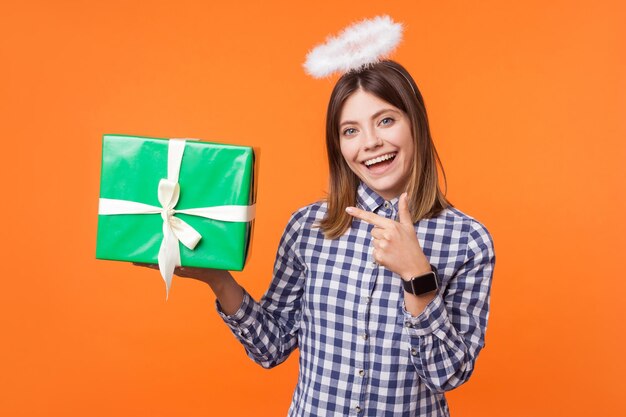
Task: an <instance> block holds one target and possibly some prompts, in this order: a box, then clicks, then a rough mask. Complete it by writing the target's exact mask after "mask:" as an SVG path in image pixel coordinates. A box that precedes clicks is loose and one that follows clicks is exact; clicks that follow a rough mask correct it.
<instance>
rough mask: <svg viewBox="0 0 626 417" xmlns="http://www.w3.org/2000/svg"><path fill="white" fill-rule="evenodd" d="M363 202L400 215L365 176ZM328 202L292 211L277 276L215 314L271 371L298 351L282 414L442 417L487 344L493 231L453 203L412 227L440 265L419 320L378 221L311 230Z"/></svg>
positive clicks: (387, 213)
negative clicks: (389, 262) (378, 259)
mask: <svg viewBox="0 0 626 417" xmlns="http://www.w3.org/2000/svg"><path fill="white" fill-rule="evenodd" d="M357 205H358V207H360V208H362V209H364V210H369V211H372V212H374V213H376V214H378V215H380V216H384V217H387V218H391V219H396V218H397V216H398V199H397V198H396V199H394V200H391V201H385V200H384V199H383V198H382V197H380V196H379V195H377V194H376V193H375V192H374V191H372V190H371V189H369V188H368V187H367V186H366V185H365V184H363V183H361V184H360V186H359V189H358V201H357ZM325 214H326V204H325V203H314V204H311V205H309V206H306V207H304V208H302V209H300V210H298V211H297V212H295V213H294V214H293V215H292V217H291V219H290V220H289V224H288V225H287V227H286V229H285V232H284V234H283V236H282V239H281V241H280V245H279V248H278V253H277V255H276V262H275V266H274V278H273V280H272V282H271V285H270V287H269V289H268V291H267V292H266V293H265V295H264V296H263V298H262V299H261V301H260V302H258V303H257V302H256V301H254V300H253V299H252V297H250V295H249V294H248V293H247V292H245V291H244V299H243V303H242V305H241V307H240V309H239V310H238V311H237V312H236V313H235V314H233V315H232V316H226V315H225V314H224V313H223V312H222V311H221V308H220V306H219V303H217V310H218V312H219V314H220V315H221V316H222V318H223V319H224V321H225V322H226V324H227V325H228V326H229V327H230V329H231V330H232V332H233V333H234V335H235V336H236V337H237V338H238V339H239V340H240V342H241V343H242V344H243V346H244V348H245V349H246V352H247V354H248V356H249V357H250V358H252V359H253V360H254V361H255V362H257V363H259V364H260V365H261V366H263V367H266V368H271V367H273V366H276V365H278V364H280V363H281V362H283V361H284V360H285V359H286V358H287V356H288V355H289V354H290V353H291V352H292V351H293V350H294V349H295V348H296V347H297V348H299V350H300V365H299V366H300V370H299V378H298V384H297V386H296V389H295V392H294V395H293V400H292V403H291V407H290V408H289V416H292V417H296V416H298V417H299V416H335V415H344V416H350V415H351V416H358V417H361V416H429V417H430V416H448V415H449V411H448V405H447V402H446V399H445V396H444V392H445V391H449V390H451V389H453V388H456V387H458V386H459V385H461V384H462V383H464V382H465V381H467V380H468V379H469V377H470V375H471V374H472V372H473V370H474V363H475V361H476V357H477V356H478V353H479V352H480V350H481V348H482V347H483V346H484V335H485V328H486V326H487V318H488V316H489V292H490V286H491V278H492V275H493V268H494V264H495V254H494V249H493V243H492V240H491V236H490V235H489V232H488V231H487V229H485V227H484V226H483V225H482V224H480V223H479V222H478V221H476V220H475V219H473V218H471V217H469V216H467V215H466V214H464V213H462V212H461V211H459V210H457V209H456V208H448V209H446V210H444V211H442V212H441V213H440V214H439V215H438V216H437V217H434V218H431V219H424V220H420V221H419V222H417V223H416V224H415V232H416V233H417V236H418V239H419V242H420V245H421V247H422V249H423V251H424V254H425V255H426V257H427V258H428V259H429V260H430V263H431V264H432V265H434V266H435V267H436V268H437V270H438V273H439V276H440V279H441V281H442V282H441V283H440V289H439V290H438V293H437V295H436V297H435V299H434V300H433V301H432V302H431V303H430V304H429V305H428V306H427V307H426V309H425V310H424V311H423V312H422V314H420V315H419V316H418V317H412V316H411V314H409V313H408V312H407V311H406V309H405V307H404V290H403V287H402V284H401V282H400V279H401V278H400V277H399V276H398V275H397V274H395V273H393V272H391V271H390V270H388V269H386V268H384V267H382V266H379V265H377V264H375V263H374V262H373V259H372V256H371V250H372V246H371V236H370V232H371V229H372V227H373V226H371V225H370V224H368V223H366V222H363V221H361V220H359V219H354V220H353V223H352V227H351V228H350V229H349V230H348V231H347V232H346V233H345V234H344V235H343V236H341V237H340V238H338V239H334V240H328V239H325V238H324V235H323V234H322V232H321V230H320V229H319V228H316V227H314V223H315V222H316V221H319V220H321V219H322V218H323V217H324V215H325Z"/></svg>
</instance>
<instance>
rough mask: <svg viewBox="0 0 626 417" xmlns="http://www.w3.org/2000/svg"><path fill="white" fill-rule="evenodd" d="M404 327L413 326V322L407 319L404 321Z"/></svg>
mask: <svg viewBox="0 0 626 417" xmlns="http://www.w3.org/2000/svg"><path fill="white" fill-rule="evenodd" d="M404 327H408V328H409V329H412V328H413V323H411V322H410V321H407V322H405V323H404Z"/></svg>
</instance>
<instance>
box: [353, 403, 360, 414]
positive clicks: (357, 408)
mask: <svg viewBox="0 0 626 417" xmlns="http://www.w3.org/2000/svg"><path fill="white" fill-rule="evenodd" d="M354 411H356V412H357V414H358V413H360V412H361V407H359V406H358V405H357V406H356V407H354Z"/></svg>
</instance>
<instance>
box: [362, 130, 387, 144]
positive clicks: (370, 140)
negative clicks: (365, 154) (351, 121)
mask: <svg viewBox="0 0 626 417" xmlns="http://www.w3.org/2000/svg"><path fill="white" fill-rule="evenodd" d="M364 133H365V137H364V140H363V147H364V148H365V149H374V148H378V147H379V146H381V145H382V144H383V141H382V139H380V138H379V137H378V135H377V134H376V131H375V130H372V129H368V130H367V131H366V132H364Z"/></svg>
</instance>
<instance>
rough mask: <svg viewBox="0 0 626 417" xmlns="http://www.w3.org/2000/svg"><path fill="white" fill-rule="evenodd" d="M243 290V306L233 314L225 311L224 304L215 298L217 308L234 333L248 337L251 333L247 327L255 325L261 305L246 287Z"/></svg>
mask: <svg viewBox="0 0 626 417" xmlns="http://www.w3.org/2000/svg"><path fill="white" fill-rule="evenodd" d="M242 290H243V300H242V302H241V306H239V309H238V310H237V311H235V312H234V313H233V314H231V315H228V314H226V313H224V310H222V306H221V305H220V302H219V301H218V300H217V299H216V300H215V309H216V310H217V313H218V314H219V315H220V317H221V318H222V320H224V323H226V325H227V326H228V327H230V329H231V330H232V331H233V333H236V334H238V335H240V336H242V337H246V336H247V335H248V334H249V332H248V331H247V329H249V328H250V327H251V326H253V325H254V323H255V322H256V315H257V313H258V312H259V310H260V308H261V307H260V306H259V304H258V303H257V302H256V301H254V299H253V298H252V297H251V296H250V294H248V292H247V291H246V290H245V289H243V288H242Z"/></svg>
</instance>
